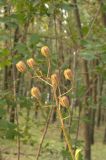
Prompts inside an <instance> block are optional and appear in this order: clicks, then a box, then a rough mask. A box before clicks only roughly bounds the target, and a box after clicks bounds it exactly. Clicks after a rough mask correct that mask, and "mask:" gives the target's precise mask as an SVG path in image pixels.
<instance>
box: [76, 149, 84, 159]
mask: <svg viewBox="0 0 106 160" xmlns="http://www.w3.org/2000/svg"><path fill="white" fill-rule="evenodd" d="M75 160H82V154H81V149H76V152H75Z"/></svg>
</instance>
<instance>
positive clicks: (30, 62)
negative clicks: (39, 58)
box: [27, 58, 35, 68]
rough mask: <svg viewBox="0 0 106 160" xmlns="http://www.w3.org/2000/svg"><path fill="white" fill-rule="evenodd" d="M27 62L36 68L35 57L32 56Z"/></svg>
mask: <svg viewBox="0 0 106 160" xmlns="http://www.w3.org/2000/svg"><path fill="white" fill-rule="evenodd" d="M27 64H28V66H29V67H30V68H34V66H35V60H34V59H33V58H30V59H28V60H27Z"/></svg>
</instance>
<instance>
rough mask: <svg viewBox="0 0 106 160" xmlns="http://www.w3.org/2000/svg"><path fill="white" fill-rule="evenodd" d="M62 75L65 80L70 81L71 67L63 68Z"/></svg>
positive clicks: (71, 75)
mask: <svg viewBox="0 0 106 160" xmlns="http://www.w3.org/2000/svg"><path fill="white" fill-rule="evenodd" d="M64 77H65V79H67V80H70V81H71V80H72V77H73V74H72V71H71V69H65V70H64Z"/></svg>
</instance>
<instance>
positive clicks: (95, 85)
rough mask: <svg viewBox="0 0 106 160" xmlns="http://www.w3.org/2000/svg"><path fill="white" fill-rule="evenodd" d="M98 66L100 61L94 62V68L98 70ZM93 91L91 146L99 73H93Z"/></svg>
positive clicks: (92, 142)
mask: <svg viewBox="0 0 106 160" xmlns="http://www.w3.org/2000/svg"><path fill="white" fill-rule="evenodd" d="M97 65H98V60H94V61H93V68H94V69H96V67H97ZM92 77H93V89H92V101H93V105H94V106H93V108H91V126H90V138H91V144H94V129H95V116H96V107H97V84H98V78H97V73H93V75H92Z"/></svg>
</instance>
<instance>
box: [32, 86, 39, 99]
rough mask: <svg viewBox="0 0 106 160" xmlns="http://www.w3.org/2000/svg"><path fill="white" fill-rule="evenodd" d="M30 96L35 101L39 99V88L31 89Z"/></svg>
mask: <svg viewBox="0 0 106 160" xmlns="http://www.w3.org/2000/svg"><path fill="white" fill-rule="evenodd" d="M31 95H32V96H33V97H35V98H36V99H40V97H41V92H40V90H39V88H38V87H32V89H31Z"/></svg>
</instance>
